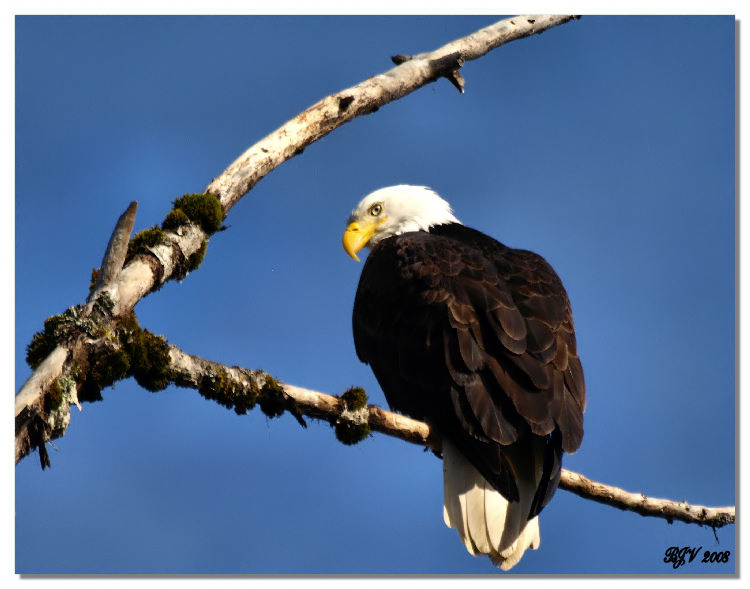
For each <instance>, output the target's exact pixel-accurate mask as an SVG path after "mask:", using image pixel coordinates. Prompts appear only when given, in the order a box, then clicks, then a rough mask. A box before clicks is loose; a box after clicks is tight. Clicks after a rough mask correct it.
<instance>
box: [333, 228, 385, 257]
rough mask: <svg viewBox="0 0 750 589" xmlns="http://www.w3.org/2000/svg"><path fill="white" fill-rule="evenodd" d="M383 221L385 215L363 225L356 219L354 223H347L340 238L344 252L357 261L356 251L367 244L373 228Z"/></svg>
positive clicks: (373, 230) (373, 231)
mask: <svg viewBox="0 0 750 589" xmlns="http://www.w3.org/2000/svg"><path fill="white" fill-rule="evenodd" d="M383 221H385V217H383V218H382V219H378V220H377V221H374V222H372V223H370V224H368V225H363V224H360V223H357V222H356V221H355V222H354V223H349V226H348V227H347V228H346V231H344V237H343V238H342V239H341V241H342V243H343V244H344V250H346V253H347V254H349V255H350V256H351V257H352V258H354V259H355V260H357V261H358V262H359V258H358V257H357V252H358V251H359V250H361V249H362V248H363V247H365V246H366V245H367V242H368V241H370V238H372V235H373V233H375V229H377V227H378V225H380V224H381V223H383Z"/></svg>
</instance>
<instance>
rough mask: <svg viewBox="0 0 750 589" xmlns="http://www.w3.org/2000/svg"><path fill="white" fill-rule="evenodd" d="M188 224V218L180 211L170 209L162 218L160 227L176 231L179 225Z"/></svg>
mask: <svg viewBox="0 0 750 589" xmlns="http://www.w3.org/2000/svg"><path fill="white" fill-rule="evenodd" d="M188 223H190V217H188V216H187V215H186V214H185V211H183V210H182V209H172V210H171V211H169V213H168V214H167V216H166V217H165V218H164V221H163V222H162V224H161V226H162V229H177V228H178V227H179V226H180V225H187V224H188Z"/></svg>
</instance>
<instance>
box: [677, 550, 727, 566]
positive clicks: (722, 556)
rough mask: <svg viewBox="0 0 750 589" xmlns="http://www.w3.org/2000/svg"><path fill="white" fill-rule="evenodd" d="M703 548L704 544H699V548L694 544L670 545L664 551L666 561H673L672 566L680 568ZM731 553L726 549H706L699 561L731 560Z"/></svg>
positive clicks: (691, 560)
mask: <svg viewBox="0 0 750 589" xmlns="http://www.w3.org/2000/svg"><path fill="white" fill-rule="evenodd" d="M702 548H703V546H698V548H693V547H692V546H682V547H680V546H670V547H669V548H667V549H666V550H665V551H664V562H666V563H670V562H671V563H672V568H675V569H678V568H680V567H681V566H682V565H684V564H687V563H689V562H693V560H694V559H695V557H696V556H698V553H699V552H700V551H701V549H702ZM730 554H731V550H724V551H723V552H715V551H711V550H705V551H704V552H703V558H702V559H701V560H700V561H699V562H729V555H730Z"/></svg>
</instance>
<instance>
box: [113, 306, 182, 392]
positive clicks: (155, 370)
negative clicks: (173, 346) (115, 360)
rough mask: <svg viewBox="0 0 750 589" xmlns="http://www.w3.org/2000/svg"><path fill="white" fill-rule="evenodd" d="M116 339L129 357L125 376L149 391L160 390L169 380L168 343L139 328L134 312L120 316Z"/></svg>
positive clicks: (170, 374)
mask: <svg viewBox="0 0 750 589" xmlns="http://www.w3.org/2000/svg"><path fill="white" fill-rule="evenodd" d="M118 333H119V338H120V342H121V344H122V348H123V350H124V351H125V353H126V354H127V355H128V357H129V359H130V370H129V371H128V374H127V376H130V375H132V376H134V377H135V380H136V382H137V383H138V384H139V385H141V386H142V387H143V388H144V389H146V390H149V391H153V392H156V391H161V390H163V389H165V388H167V386H169V383H170V382H171V380H172V372H171V370H170V369H169V346H168V345H167V340H165V339H164V338H163V337H161V336H159V335H156V334H154V333H151V332H150V331H149V330H148V329H141V326H140V325H139V324H138V319H137V318H136V316H135V313H129V314H128V315H125V316H123V317H121V318H120V328H119V330H118Z"/></svg>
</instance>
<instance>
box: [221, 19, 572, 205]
mask: <svg viewBox="0 0 750 589" xmlns="http://www.w3.org/2000/svg"><path fill="white" fill-rule="evenodd" d="M573 18H575V16H574V15H562V16H561V15H553V14H540V15H524V16H516V17H513V18H508V19H505V20H501V21H499V22H497V23H495V24H493V25H490V26H488V27H485V28H483V29H480V30H479V31H477V32H475V33H473V34H471V35H469V36H467V37H462V38H461V39H456V40H455V41H452V42H450V43H448V44H447V45H443V46H442V47H440V48H439V49H436V50H434V51H431V52H427V53H420V54H419V55H415V56H412V57H409V58H407V57H405V56H401V57H402V58H403V61H399V65H398V66H397V67H395V68H393V69H391V70H389V71H387V72H384V73H382V74H378V75H376V76H373V77H372V78H368V79H367V80H365V81H363V82H360V83H359V84H357V85H356V86H352V87H351V88H347V89H346V90H341V91H340V92H337V93H335V94H332V95H330V96H326V97H325V98H324V99H323V100H320V101H319V102H316V103H315V104H313V105H312V106H311V107H310V108H308V109H307V110H305V111H303V112H301V113H300V114H299V115H297V116H296V117H294V118H293V119H291V120H290V121H288V122H287V123H285V124H284V125H282V126H281V127H279V128H278V129H277V130H276V131H274V132H273V133H271V134H270V135H268V136H267V137H265V138H264V139H262V140H260V141H259V142H258V143H256V144H255V145H253V146H252V147H251V148H250V149H248V150H247V151H246V152H245V153H243V154H242V155H241V156H240V157H239V158H237V159H236V160H235V161H234V162H233V163H232V165H230V166H229V167H228V168H227V169H226V171H225V172H224V173H223V174H221V175H220V176H218V177H217V178H215V179H214V180H213V182H211V184H209V186H208V188H207V189H206V192H208V193H210V194H213V195H215V196H217V197H218V198H219V200H220V202H221V206H222V208H223V210H224V212H225V213H226V212H228V211H229V209H231V208H232V207H233V206H234V205H235V204H237V201H239V200H240V198H242V196H243V195H244V194H245V193H247V192H248V191H249V190H250V189H251V188H252V187H253V186H255V185H256V184H257V183H258V182H259V181H260V180H261V178H263V177H264V176H265V175H266V174H268V173H269V172H270V171H271V170H273V169H274V168H276V167H278V166H279V165H280V164H282V163H284V162H285V161H286V160H288V159H290V158H292V157H294V156H295V155H298V154H300V153H302V151H303V150H304V149H305V147H307V146H308V145H310V144H311V143H313V142H314V141H317V140H318V139H320V138H321V137H324V136H325V135H327V134H328V133H330V132H331V131H333V130H334V129H336V128H338V127H340V126H341V125H343V124H344V123H348V122H349V121H351V120H353V119H355V118H357V117H359V116H362V115H367V114H370V113H372V112H375V111H376V110H378V109H379V108H380V107H381V106H384V105H386V104H388V103H389V102H393V101H394V100H398V99H399V98H403V97H404V96H406V95H407V94H410V93H412V92H414V90H417V89H419V88H421V87H422V86H424V85H426V84H429V83H430V82H434V81H435V80H437V79H439V78H440V77H443V76H445V77H448V78H449V79H450V80H451V82H452V83H453V84H454V85H456V84H457V82H456V74H457V72H458V68H460V67H461V66H462V65H463V64H464V62H466V61H469V60H472V59H477V58H479V57H482V56H483V55H485V54H487V53H488V52H490V51H491V50H493V49H496V48H497V47H500V46H501V45H504V44H505V43H508V42H510V41H514V40H516V39H523V38H524V37H528V36H529V35H534V34H537V33H541V32H543V31H546V30H547V29H549V28H551V27H554V26H557V25H560V24H563V23H566V22H568V21H570V20H571V19H573ZM460 80H461V87H460V88H459V89H460V90H461V91H463V78H460ZM457 87H458V86H457Z"/></svg>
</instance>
